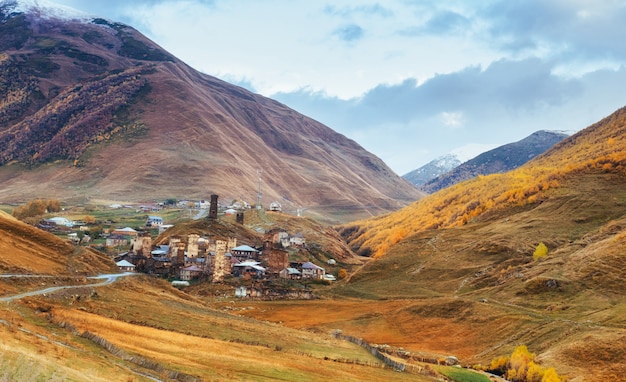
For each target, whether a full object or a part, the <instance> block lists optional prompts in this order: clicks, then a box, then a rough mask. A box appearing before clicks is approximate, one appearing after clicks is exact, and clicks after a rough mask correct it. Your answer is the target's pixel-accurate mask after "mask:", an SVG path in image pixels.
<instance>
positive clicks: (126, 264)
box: [115, 260, 135, 268]
mask: <svg viewBox="0 0 626 382" xmlns="http://www.w3.org/2000/svg"><path fill="white" fill-rule="evenodd" d="M115 265H117V266H118V267H133V268H134V267H135V264H133V263H131V262H129V261H126V260H120V261H118V262H117V263H115Z"/></svg>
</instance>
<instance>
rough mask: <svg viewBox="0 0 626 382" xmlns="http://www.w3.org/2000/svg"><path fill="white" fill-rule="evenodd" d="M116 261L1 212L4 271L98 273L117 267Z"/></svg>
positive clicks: (1, 269)
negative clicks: (114, 262)
mask: <svg viewBox="0 0 626 382" xmlns="http://www.w3.org/2000/svg"><path fill="white" fill-rule="evenodd" d="M114 269H115V266H114V264H113V262H112V261H111V260H109V259H107V258H105V257H104V256H102V255H100V254H97V253H95V252H91V251H90V250H87V249H83V248H78V247H75V246H74V245H72V244H71V243H70V242H68V241H65V240H62V239H60V238H58V237H56V236H54V235H52V234H50V233H48V232H44V231H42V230H39V229H37V228H34V227H32V226H30V225H28V224H25V223H22V222H20V221H18V220H16V219H14V218H13V217H12V216H10V215H8V214H6V213H4V212H2V211H0V273H3V274H11V273H17V274H46V275H59V276H62V275H72V276H75V275H77V274H82V275H84V274H89V275H94V274H97V273H101V272H110V271H111V270H114Z"/></svg>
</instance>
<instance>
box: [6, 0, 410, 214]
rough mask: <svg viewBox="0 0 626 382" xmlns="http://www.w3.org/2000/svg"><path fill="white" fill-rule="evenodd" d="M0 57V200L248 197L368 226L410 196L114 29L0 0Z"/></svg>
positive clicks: (309, 127) (311, 126) (349, 148)
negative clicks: (363, 219) (362, 220)
mask: <svg viewBox="0 0 626 382" xmlns="http://www.w3.org/2000/svg"><path fill="white" fill-rule="evenodd" d="M0 51H1V52H2V53H0V78H1V82H0V182H1V184H2V187H1V188H0V199H2V200H5V201H23V200H25V199H27V198H35V197H38V196H40V195H41V194H44V193H45V194H46V196H47V197H57V198H61V199H68V198H69V199H71V198H78V199H81V198H83V199H85V198H99V199H104V200H139V199H156V198H167V197H178V198H194V197H195V198H207V197H208V195H210V194H213V193H215V194H219V195H221V197H223V198H225V200H232V199H238V200H245V201H248V202H250V203H251V204H255V203H256V201H257V197H258V194H259V193H260V194H262V199H261V203H262V204H263V203H264V204H267V205H269V203H270V202H271V201H279V202H280V203H282V204H283V205H284V208H285V210H288V209H294V210H295V209H296V208H307V209H308V210H309V212H311V213H313V212H318V213H320V214H322V215H324V214H326V215H332V214H333V213H337V211H338V210H341V211H343V212H341V213H338V215H343V214H344V213H345V211H347V212H348V214H349V215H352V216H371V215H372V214H377V213H381V212H388V211H391V210H395V209H397V208H399V207H402V206H403V205H406V204H407V203H409V202H412V201H414V200H416V199H418V198H419V197H421V196H422V194H421V193H420V192H419V191H417V190H415V189H414V187H412V186H411V185H410V184H409V183H408V182H406V181H404V180H403V179H402V178H400V177H399V176H398V175H396V174H395V173H394V172H393V171H392V170H391V169H389V167H388V166H387V165H386V164H385V163H383V161H382V160H380V159H379V158H378V157H376V156H374V155H373V154H371V153H369V152H367V151H366V150H364V149H363V148H362V147H361V146H360V145H358V144H357V143H356V142H354V141H352V140H350V139H348V138H346V137H345V136H343V135H341V134H338V133H336V132H334V131H333V130H331V129H330V128H328V127H327V126H324V125H322V124H321V123H318V122H317V121H315V120H312V119H311V118H308V117H306V116H304V115H302V114H299V113H298V112H296V111H294V110H292V109H290V108H288V107H286V106H285V105H283V104H280V103H278V102H276V101H274V100H271V99H268V98H265V97H262V96H260V95H257V94H253V93H251V92H249V91H247V90H245V89H243V88H240V87H237V86H234V85H231V84H229V83H227V82H224V81H221V80H219V79H217V78H214V77H211V76H209V75H206V74H202V73H200V72H198V71H196V70H194V69H192V68H191V67H189V66H187V65H186V64H185V63H183V62H181V61H180V60H178V59H177V58H176V57H174V56H173V55H171V54H170V53H168V52H166V51H164V50H163V49H162V48H160V47H159V46H157V45H156V44H155V43H153V42H152V41H150V40H148V39H147V38H146V37H145V36H143V35H141V34H140V33H139V32H137V31H136V30H135V29H133V28H131V27H129V26H127V25H124V24H121V23H116V22H112V21H109V20H105V19H99V18H90V17H87V16H81V17H78V16H76V15H73V14H70V15H69V16H67V15H64V14H63V13H62V12H56V13H55V12H51V10H50V9H46V10H45V12H44V11H42V10H41V9H40V8H38V6H37V5H36V3H32V4H31V3H29V2H19V1H14V0H4V1H2V2H0ZM259 191H260V192H259Z"/></svg>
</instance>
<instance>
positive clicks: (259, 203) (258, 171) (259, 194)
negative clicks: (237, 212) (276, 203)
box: [256, 170, 263, 210]
mask: <svg viewBox="0 0 626 382" xmlns="http://www.w3.org/2000/svg"><path fill="white" fill-rule="evenodd" d="M256 172H257V174H258V175H259V192H258V193H257V199H256V209H257V210H260V209H261V198H262V197H263V194H262V193H261V176H262V175H263V170H256Z"/></svg>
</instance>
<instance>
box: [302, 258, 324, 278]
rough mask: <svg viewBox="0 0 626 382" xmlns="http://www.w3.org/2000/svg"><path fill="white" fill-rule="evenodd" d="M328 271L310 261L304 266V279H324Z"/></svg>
mask: <svg viewBox="0 0 626 382" xmlns="http://www.w3.org/2000/svg"><path fill="white" fill-rule="evenodd" d="M325 274H326V270H325V269H324V268H322V267H320V266H317V265H315V264H313V263H312V262H310V261H307V262H306V263H304V264H302V278H304V279H323V278H324V275H325Z"/></svg>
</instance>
